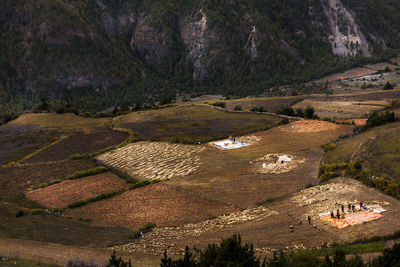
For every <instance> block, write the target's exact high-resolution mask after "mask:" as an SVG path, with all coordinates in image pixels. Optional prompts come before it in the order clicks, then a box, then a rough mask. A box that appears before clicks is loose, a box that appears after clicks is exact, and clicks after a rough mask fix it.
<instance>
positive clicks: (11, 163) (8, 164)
mask: <svg viewBox="0 0 400 267" xmlns="http://www.w3.org/2000/svg"><path fill="white" fill-rule="evenodd" d="M18 165H19V163H18V162H16V161H11V162H9V163H7V164H5V165H2V167H4V168H7V167H13V166H18Z"/></svg>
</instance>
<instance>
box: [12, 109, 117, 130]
mask: <svg viewBox="0 0 400 267" xmlns="http://www.w3.org/2000/svg"><path fill="white" fill-rule="evenodd" d="M9 124H10V125H14V124H17V125H21V124H22V125H29V124H34V125H38V126H39V127H43V128H50V129H62V130H83V131H84V132H90V131H91V130H92V128H93V127H104V126H107V125H111V118H84V117H81V116H77V115H75V114H73V113H65V114H56V113H27V114H23V115H21V116H19V117H18V118H17V119H15V120H13V121H11V122H10V123H9Z"/></svg>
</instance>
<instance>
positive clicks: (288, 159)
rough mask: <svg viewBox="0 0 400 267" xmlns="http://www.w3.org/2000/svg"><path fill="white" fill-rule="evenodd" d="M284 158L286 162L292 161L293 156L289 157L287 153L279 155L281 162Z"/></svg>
mask: <svg viewBox="0 0 400 267" xmlns="http://www.w3.org/2000/svg"><path fill="white" fill-rule="evenodd" d="M282 160H283V161H284V162H290V161H292V159H291V158H289V157H288V156H286V155H283V156H279V159H278V161H279V162H282Z"/></svg>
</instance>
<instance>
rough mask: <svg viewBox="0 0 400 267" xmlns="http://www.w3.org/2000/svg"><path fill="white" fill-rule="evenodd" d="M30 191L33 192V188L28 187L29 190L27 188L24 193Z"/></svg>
mask: <svg viewBox="0 0 400 267" xmlns="http://www.w3.org/2000/svg"><path fill="white" fill-rule="evenodd" d="M32 190H33V188H32V187H29V188H27V189H26V190H25V193H28V192H31V191H32Z"/></svg>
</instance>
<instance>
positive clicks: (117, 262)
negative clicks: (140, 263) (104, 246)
mask: <svg viewBox="0 0 400 267" xmlns="http://www.w3.org/2000/svg"><path fill="white" fill-rule="evenodd" d="M106 267H132V263H131V260H129V261H124V260H123V259H122V258H117V256H116V255H115V250H114V252H113V254H112V255H111V258H110V259H109V260H108V263H107V265H106Z"/></svg>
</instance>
